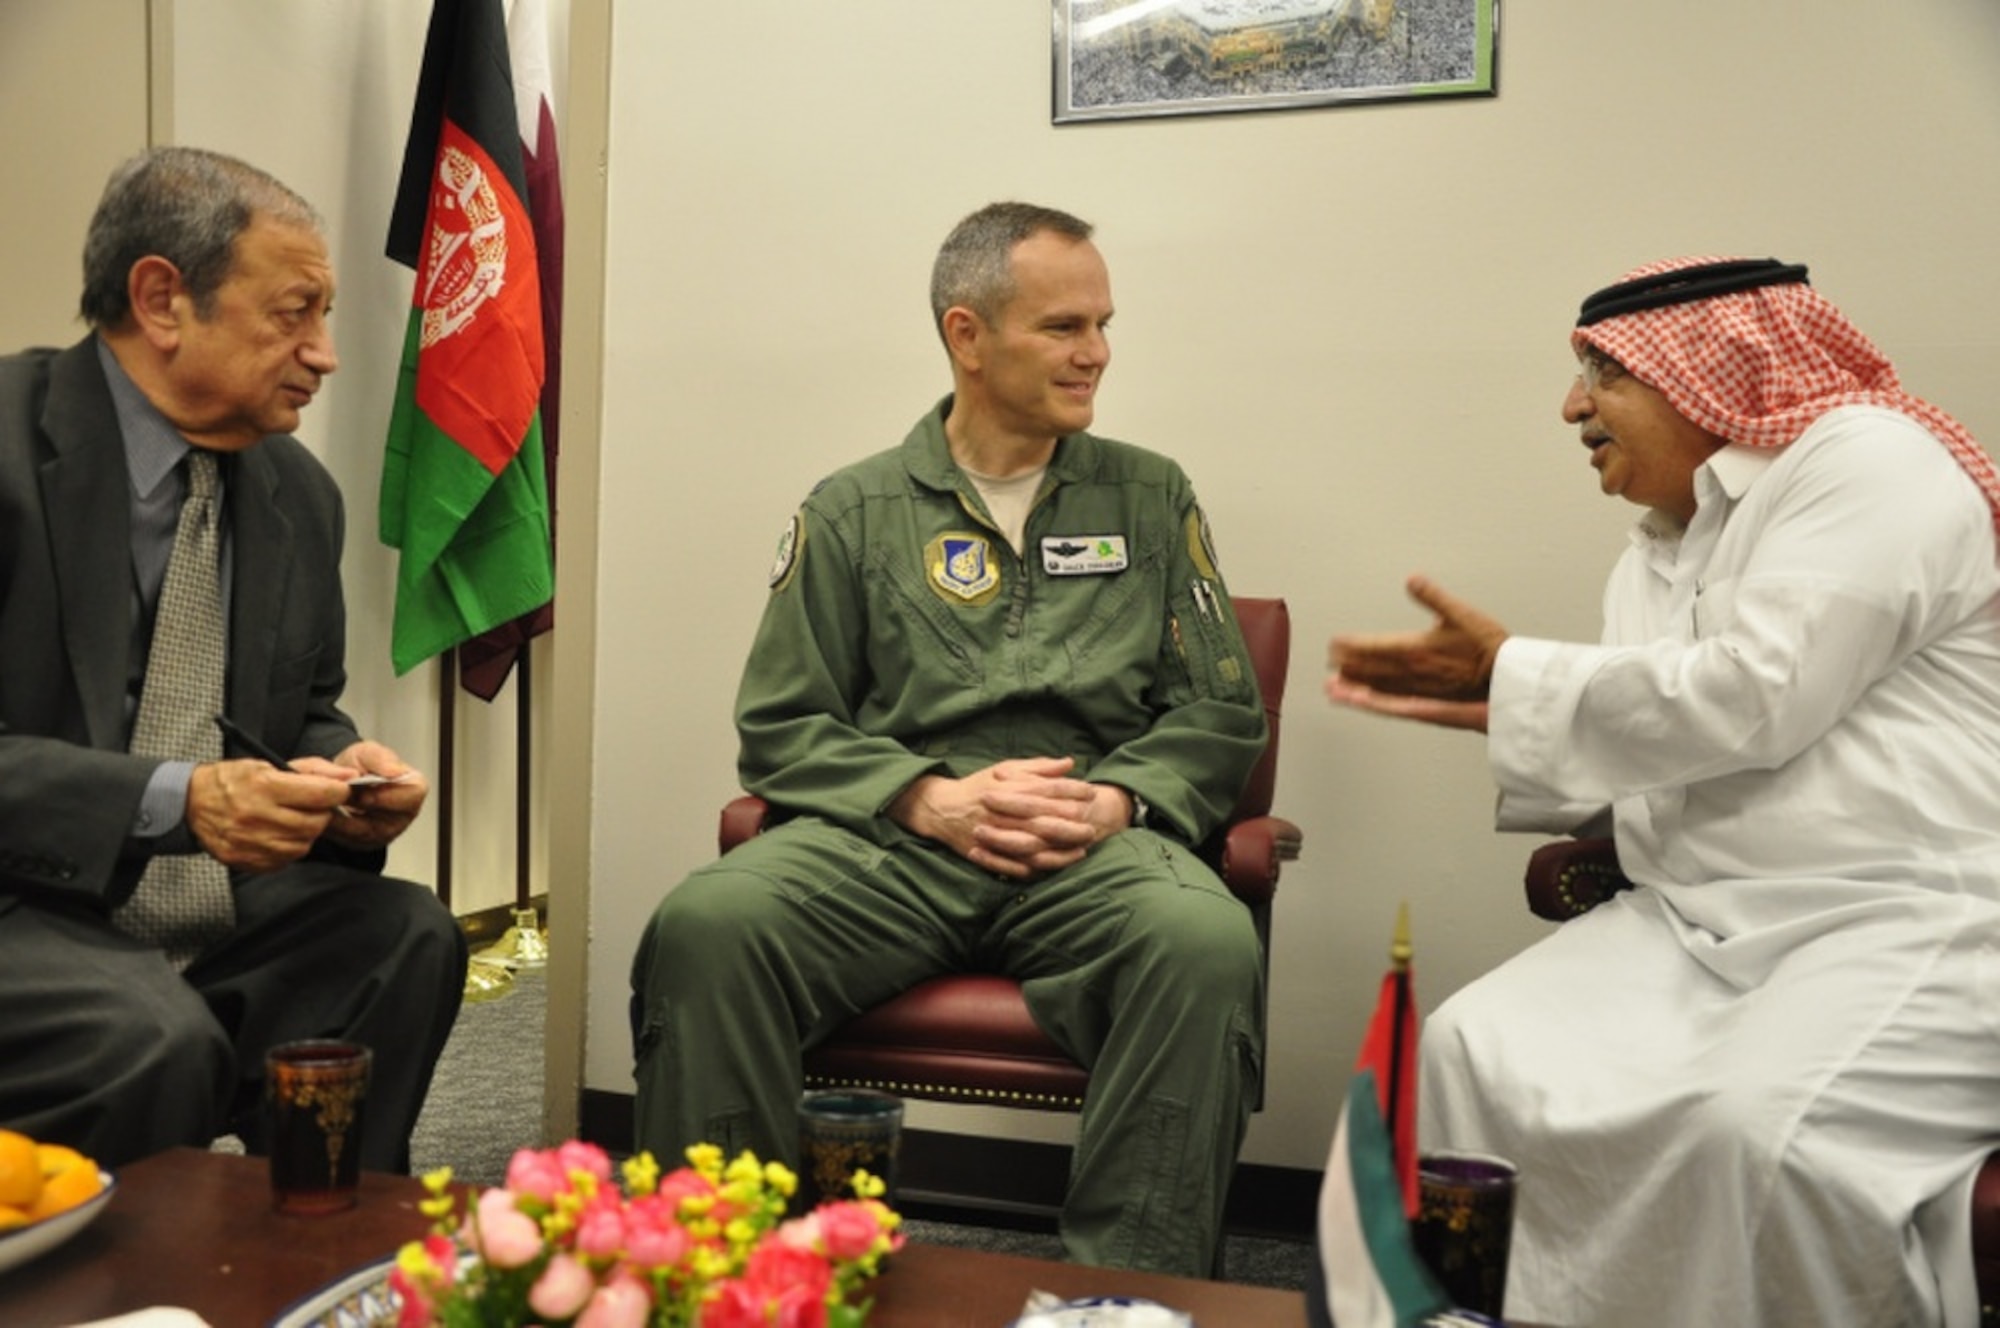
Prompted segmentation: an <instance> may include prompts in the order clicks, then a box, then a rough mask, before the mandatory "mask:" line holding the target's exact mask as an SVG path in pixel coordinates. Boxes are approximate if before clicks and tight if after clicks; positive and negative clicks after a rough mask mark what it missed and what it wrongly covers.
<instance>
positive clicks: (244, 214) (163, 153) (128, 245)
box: [81, 147, 326, 328]
mask: <svg viewBox="0 0 2000 1328" xmlns="http://www.w3.org/2000/svg"><path fill="white" fill-rule="evenodd" d="M260 216H263V217H269V218H270V219H271V220H273V221H276V222H280V223H282V224H284V225H288V226H299V227H303V228H305V229H308V230H312V231H314V232H317V233H320V234H324V233H325V231H326V223H325V222H324V221H322V220H321V218H320V215H319V213H317V212H315V211H314V210H313V207H312V204H310V203H308V202H306V201H305V199H303V198H300V197H299V196H298V195H297V194H296V193H293V192H292V191H291V190H290V189H288V188H286V187H285V186H284V185H283V184H280V183H279V182H278V181H277V180H276V179H274V178H273V177H271V176H269V175H267V174H265V173H264V172H263V171H260V170H258V169H257V168H256V167H255V166H252V165H250V164H249V163H248V162H243V161H238V160H237V159H236V158H234V157H225V156H223V155H222V154H221V153H219V152H208V151H204V150H203V149H201V148H178V147H163V148H150V149H148V150H147V151H145V152H142V153H140V154H139V155H138V156H136V157H133V158H132V159H131V160H129V161H127V162H125V163H124V164H123V165H121V166H119V167H118V169H117V170H115V171H113V172H112V173H111V179H110V180H109V181H108V182H107V183H106V184H105V186H104V196H103V197H102V198H100V199H99V200H98V202H97V211H96V212H95V213H94V214H93V215H92V216H91V219H90V230H89V231H88V233H87V234H86V235H85V237H84V242H83V300H82V303H81V309H82V313H83V317H84V320H85V321H86V322H88V323H89V324H90V325H91V326H92V327H98V328H109V327H116V326H118V325H119V324H120V323H122V322H124V321H125V319H126V316H127V315H129V314H130V313H131V312H132V301H131V294H130V289H129V287H128V285H127V280H128V278H129V277H130V276H131V273H132V265H133V264H134V263H136V262H138V261H139V260H140V259H142V258H146V257H151V256H157V257H160V258H164V259H166V260H167V261H168V262H169V263H172V264H173V265H174V266H175V267H176V268H178V269H179V270H180V274H181V281H182V282H183V283H184V284H185V285H186V286H187V290H188V293H189V295H191V296H192V297H193V298H194V308H195V314H196V316H197V317H200V318H203V319H206V318H208V317H209V316H210V315H211V314H213V313H214V312H215V293H216V291H218V290H219V289H221V287H222V283H223V282H224V281H225V280H227V279H228V277H229V272H230V265H231V261H232V249H233V247H234V245H235V243H236V237H237V236H238V235H240V234H242V233H243V231H244V230H246V229H247V228H248V227H249V225H250V223H251V222H252V221H254V220H255V219H256V218H258V217H260Z"/></svg>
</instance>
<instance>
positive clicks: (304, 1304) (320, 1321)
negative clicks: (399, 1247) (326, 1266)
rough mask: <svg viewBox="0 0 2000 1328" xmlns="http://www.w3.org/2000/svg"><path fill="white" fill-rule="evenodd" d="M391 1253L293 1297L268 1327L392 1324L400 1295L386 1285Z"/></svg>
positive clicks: (399, 1306) (345, 1327) (336, 1327)
mask: <svg viewBox="0 0 2000 1328" xmlns="http://www.w3.org/2000/svg"><path fill="white" fill-rule="evenodd" d="M395 1267H396V1259H395V1256H394V1255H391V1256H390V1257H388V1258H386V1259H382V1260H379V1261H377V1262H375V1263H371V1264H368V1265H367V1266H366V1267H362V1268H357V1269H355V1270H354V1271H353V1272H351V1273H348V1274H347V1275H346V1276H344V1277H341V1278H340V1279H339V1280H337V1281H334V1282H329V1283H327V1284H326V1285H325V1286H323V1287H321V1288H320V1289H319V1290H317V1291H315V1292H313V1293H312V1294H311V1295H309V1296H307V1297H306V1298H305V1299H303V1300H300V1301H296V1302H294V1303H293V1304H291V1305H288V1306H286V1307H285V1309H284V1310H283V1311H282V1312H281V1313H280V1314H279V1315H278V1317H277V1318H275V1319H273V1320H271V1328H372V1325H375V1324H393V1323H394V1322H396V1316H397V1315H398V1314H399V1313H401V1311H402V1308H403V1298H402V1297H401V1296H399V1295H397V1294H396V1293H395V1292H394V1291H391V1290H390V1289H389V1274H390V1272H392V1271H393V1270H394V1269H395Z"/></svg>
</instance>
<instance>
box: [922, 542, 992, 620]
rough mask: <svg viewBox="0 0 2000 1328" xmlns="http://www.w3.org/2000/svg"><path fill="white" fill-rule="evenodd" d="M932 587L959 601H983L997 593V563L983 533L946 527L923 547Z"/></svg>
mask: <svg viewBox="0 0 2000 1328" xmlns="http://www.w3.org/2000/svg"><path fill="white" fill-rule="evenodd" d="M924 567H925V569H926V570H927V571H928V572H929V573H930V583H931V589H932V590H935V591H936V592H937V593H938V594H939V595H940V596H941V597H943V598H946V599H948V600H953V601H956V602H958V603H960V604H985V603H987V602H988V601H990V600H991V599H992V598H993V597H994V596H995V595H997V594H999V593H1000V565H999V563H998V562H997V561H996V560H995V559H994V557H993V542H992V541H991V540H989V539H987V538H986V537H985V536H984V535H972V534H967V533H965V532H963V531H947V532H945V533H944V534H942V535H939V536H938V537H937V538H936V539H934V540H932V541H931V542H930V543H929V544H928V545H926V546H925V547H924Z"/></svg>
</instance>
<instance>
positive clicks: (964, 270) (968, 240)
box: [931, 203, 1096, 337]
mask: <svg viewBox="0 0 2000 1328" xmlns="http://www.w3.org/2000/svg"><path fill="white" fill-rule="evenodd" d="M1094 229H1096V228H1095V227H1093V226H1092V225H1091V224H1090V223H1089V222H1087V221H1084V220H1082V219H1081V218H1078V217H1073V216H1071V215H1070V214H1069V213H1067V212H1062V211H1059V210H1057V209H1055V208H1050V207H1038V206H1036V205H1035V204H1033V203H988V204H987V205H986V206H985V207H983V208H981V209H979V211H977V212H975V213H973V214H972V215H971V216H969V217H967V218H966V219H965V220H963V221H961V222H959V223H958V225H956V226H954V227H953V228H952V231H951V234H950V235H948V236H946V237H945V241H944V246H943V247H942V248H940V249H939V250H938V256H937V262H936V263H935V264H934V265H933V266H932V267H931V318H932V319H933V320H934V321H935V322H936V323H937V329H938V335H939V336H940V337H942V336H943V335H944V314H945V310H947V309H950V308H952V307H953V306H955V305H962V306H964V307H965V308H967V309H970V310H971V311H972V312H973V313H975V314H977V315H978V316H979V318H980V320H981V321H982V322H986V323H991V322H992V321H993V320H994V319H995V318H996V317H997V316H998V315H999V313H1000V310H1001V309H1003V308H1005V307H1006V304H1007V301H1009V300H1011V299H1013V298H1014V264H1013V261H1012V255H1013V252H1014V246H1015V245H1017V244H1019V243H1021V241H1023V240H1025V239H1028V238H1029V237H1030V236H1034V235H1039V234H1040V233H1041V232H1043V231H1054V232H1056V234H1058V235H1067V236H1068V237H1069V238H1070V239H1072V240H1088V239H1089V238H1090V235H1091V232H1092V231H1093V230H1094Z"/></svg>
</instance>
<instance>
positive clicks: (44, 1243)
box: [0, 1168, 118, 1273]
mask: <svg viewBox="0 0 2000 1328" xmlns="http://www.w3.org/2000/svg"><path fill="white" fill-rule="evenodd" d="M97 1175H98V1178H99V1179H100V1180H102V1181H103V1182H104V1188H103V1189H101V1190H99V1191H98V1192H97V1193H96V1194H93V1195H91V1196H90V1197H89V1198H88V1199H85V1200H84V1201H83V1202H82V1203H80V1204H78V1205H77V1206H76V1207H74V1208H70V1209H65V1210H64V1211H63V1212H60V1213H57V1214H56V1215H55V1216H54V1217H45V1218H43V1219H42V1220H41V1221H39V1222H30V1223H29V1224H28V1225H27V1226H24V1227H15V1228H13V1229H12V1230H10V1231H8V1232H6V1233H5V1234H4V1235H0V1273H4V1272H6V1271H8V1270H9V1269H11V1268H18V1267H20V1266H21V1265H22V1264H24V1263H26V1262H28V1260H30V1259H35V1258H39V1257H40V1256H42V1255H44V1254H47V1253H48V1252H49V1251H50V1250H52V1249H54V1248H55V1247H56V1246H58V1245H60V1244H62V1243H63V1242H64V1241H66V1240H68V1239H69V1238H70V1237H71V1236H74V1235H75V1234H76V1233H77V1232H79V1231H81V1230H83V1229H84V1228H85V1227H87V1226H89V1225H90V1224H91V1223H92V1222H93V1221H95V1220H96V1218H97V1215H98V1214H99V1213H101V1212H103V1211H104V1205H106V1204H108V1203H110V1202H111V1196H112V1194H113V1193H114V1192H115V1191H116V1190H117V1189H118V1182H117V1181H115V1180H113V1179H112V1177H111V1173H110V1172H108V1171H105V1170H104V1169H102V1168H99V1169H98V1172H97Z"/></svg>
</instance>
